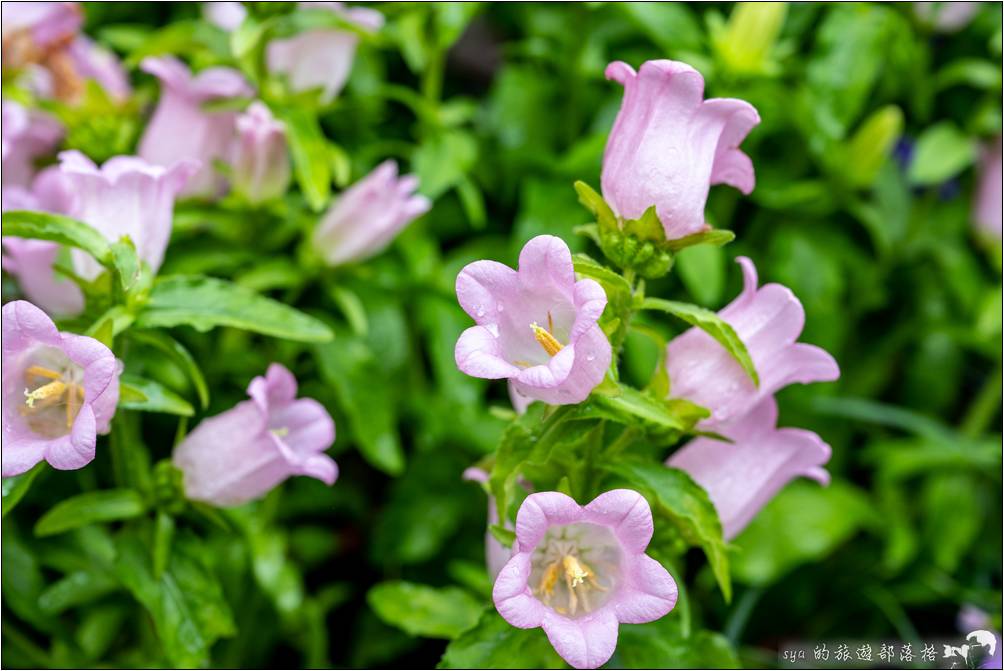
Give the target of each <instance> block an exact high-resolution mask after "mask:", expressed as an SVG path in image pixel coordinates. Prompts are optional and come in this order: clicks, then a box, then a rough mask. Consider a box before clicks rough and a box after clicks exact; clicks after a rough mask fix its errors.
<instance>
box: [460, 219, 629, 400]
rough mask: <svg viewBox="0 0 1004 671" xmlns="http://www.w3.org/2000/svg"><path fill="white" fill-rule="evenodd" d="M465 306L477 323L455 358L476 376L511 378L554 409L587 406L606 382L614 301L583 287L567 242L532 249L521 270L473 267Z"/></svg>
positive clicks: (551, 240) (468, 270)
mask: <svg viewBox="0 0 1004 671" xmlns="http://www.w3.org/2000/svg"><path fill="white" fill-rule="evenodd" d="M457 299H458V300H459V301H460V306H461V307H462V308H464V311H465V312H467V314H469V315H470V316H471V318H472V319H474V321H475V322H477V326H472V327H471V328H469V329H467V330H466V331H464V332H463V333H462V334H461V335H460V338H459V339H458V340H457V346H456V350H455V352H454V355H455V358H456V362H457V367H458V368H459V369H460V370H462V371H463V372H465V373H467V374H468V375H471V376H473V377H481V378H487V379H489V380H497V379H502V378H508V379H509V380H510V382H511V383H512V386H513V389H515V391H516V392H518V393H519V394H522V395H523V396H526V397H529V398H531V399H536V400H539V401H544V402H545V403H549V404H551V405H568V404H572V403H579V402H580V401H583V400H585V399H586V397H587V396H589V393H590V392H591V391H592V390H593V389H594V388H595V387H596V385H598V384H599V383H600V382H602V381H603V377H604V376H605V375H606V372H607V368H608V367H609V366H610V357H611V351H610V341H609V340H607V337H606V335H604V333H603V331H602V330H601V329H600V327H599V326H598V325H597V321H598V320H599V318H600V315H602V314H603V309H604V308H605V307H606V304H607V296H606V294H605V293H604V292H603V288H602V287H601V286H600V285H599V284H597V283H596V282H594V281H593V280H589V279H585V280H579V281H575V271H574V270H573V268H572V254H571V252H570V251H569V249H568V245H566V244H565V242H564V241H563V240H561V239H560V238H556V237H554V236H552V235H540V236H537V237H536V238H533V239H532V240H530V241H529V242H528V243H526V246H524V247H523V251H522V252H520V255H519V270H513V269H512V268H510V267H508V266H506V265H503V264H501V263H498V262H496V261H475V262H474V263H470V264H468V265H467V266H465V267H464V269H463V270H461V271H460V274H459V275H457Z"/></svg>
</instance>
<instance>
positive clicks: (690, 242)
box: [666, 228, 736, 252]
mask: <svg viewBox="0 0 1004 671" xmlns="http://www.w3.org/2000/svg"><path fill="white" fill-rule="evenodd" d="M735 239H736V234H735V233H733V232H732V231H726V230H723V229H720V228H711V229H708V230H706V231H701V232H700V233H691V234H690V235H685V236H683V237H682V238H677V239H676V240H668V241H667V242H666V246H667V247H669V248H670V249H671V250H673V251H674V252H676V251H679V250H681V249H686V248H687V247H693V246H694V245H712V246H714V247H721V246H722V245H725V244H728V243H730V242H732V241H733V240H735Z"/></svg>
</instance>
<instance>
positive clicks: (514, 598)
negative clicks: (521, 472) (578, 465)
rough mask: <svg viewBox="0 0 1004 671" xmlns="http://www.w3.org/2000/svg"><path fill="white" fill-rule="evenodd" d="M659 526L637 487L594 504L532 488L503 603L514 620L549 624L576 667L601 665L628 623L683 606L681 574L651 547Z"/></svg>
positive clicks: (519, 521) (501, 580)
mask: <svg viewBox="0 0 1004 671" xmlns="http://www.w3.org/2000/svg"><path fill="white" fill-rule="evenodd" d="M652 532H653V523H652V510H651V509H650V508H649V506H648V502H647V501H645V499H644V498H643V497H642V496H641V494H639V493H638V492H635V491H632V490H629V489H615V490H612V491H609V492H605V493H603V494H601V495H599V496H597V497H596V498H595V499H593V500H592V502H590V503H589V504H588V505H586V506H580V505H579V504H578V503H576V502H575V501H574V500H573V499H572V498H570V497H568V496H566V495H564V494H561V493H559V492H539V493H537V494H530V495H529V496H528V497H526V499H525V500H524V501H523V505H522V506H520V509H519V512H518V513H517V515H516V541H515V543H514V545H513V554H512V557H511V558H510V559H509V561H508V562H507V563H506V565H505V566H504V567H503V568H502V571H501V572H500V573H499V575H498V578H496V580H495V587H494V589H493V590H492V599H493V601H494V602H495V608H496V609H497V610H498V612H499V614H500V615H501V616H502V617H503V618H505V620H506V621H507V622H508V623H509V624H511V625H513V626H514V627H519V628H520V629H532V628H534V627H541V628H542V629H543V630H544V633H546V634H547V638H548V640H549V641H550V642H551V645H552V646H553V647H554V649H555V651H556V652H557V653H558V654H559V655H561V657H562V658H563V659H564V660H565V661H566V662H568V663H569V664H571V665H572V666H574V667H575V668H578V669H595V668H597V667H599V666H601V665H603V664H604V663H606V661H607V660H608V659H610V656H611V655H612V654H613V652H614V649H615V648H616V647H617V630H618V628H619V625H620V623H621V622H624V623H630V624H641V623H644V622H651V621H653V620H657V619H659V618H660V617H662V616H663V615H665V614H666V613H668V612H669V611H671V610H672V609H673V606H675V605H676V598H677V587H676V582H675V581H674V580H673V577H672V576H671V575H670V574H669V573H668V572H667V571H666V569H665V568H663V566H662V564H660V563H659V562H657V561H656V560H654V559H652V558H651V557H649V556H648V555H647V554H645V549H646V548H647V547H648V544H649V541H651V540H652Z"/></svg>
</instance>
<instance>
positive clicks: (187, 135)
mask: <svg viewBox="0 0 1004 671" xmlns="http://www.w3.org/2000/svg"><path fill="white" fill-rule="evenodd" d="M140 67H141V68H142V69H143V70H144V71H145V72H149V73H150V74H152V75H154V76H155V77H157V78H158V79H160V84H161V91H160V102H159V103H158V104H157V110H156V111H155V112H154V113H153V117H152V118H151V119H150V122H149V123H148V124H147V127H146V130H145V131H144V132H143V137H142V139H140V143H139V155H140V157H141V158H143V159H144V160H146V161H149V162H150V163H153V164H154V165H159V166H163V167H170V166H172V165H174V164H175V163H177V162H178V161H182V160H197V161H199V162H200V165H201V167H200V169H199V171H198V173H197V174H196V175H195V176H194V177H193V178H192V179H191V181H190V182H189V183H188V184H187V185H186V187H185V189H184V191H183V192H182V194H181V195H184V196H201V197H212V196H217V195H219V194H220V192H221V191H222V190H223V189H224V187H225V184H226V180H225V179H224V177H223V176H222V175H220V174H219V173H218V172H216V170H215V168H214V167H213V161H216V160H220V161H226V160H227V159H229V157H230V156H229V152H230V147H231V139H232V137H233V132H234V121H235V120H236V118H237V113H236V112H233V111H218V112H209V111H207V110H205V109H203V105H204V104H205V103H208V102H210V101H216V100H224V99H227V98H239V97H242V96H249V95H251V94H252V90H251V87H250V86H249V85H248V84H247V82H246V81H245V80H244V77H243V76H242V75H241V73H240V72H238V71H237V70H234V69H232V68H224V67H215V68H208V69H206V70H203V71H202V72H200V73H199V74H197V75H195V76H193V75H192V72H191V71H190V70H189V69H188V67H186V66H185V64H184V63H182V62H181V61H179V60H178V59H176V58H173V57H171V56H165V57H162V58H146V59H144V60H143V62H142V63H141V64H140Z"/></svg>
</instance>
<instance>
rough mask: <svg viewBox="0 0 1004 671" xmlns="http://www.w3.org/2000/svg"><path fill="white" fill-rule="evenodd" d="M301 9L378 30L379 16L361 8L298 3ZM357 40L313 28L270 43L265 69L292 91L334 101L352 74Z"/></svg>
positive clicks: (346, 34)
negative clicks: (282, 78)
mask: <svg viewBox="0 0 1004 671" xmlns="http://www.w3.org/2000/svg"><path fill="white" fill-rule="evenodd" d="M300 8H301V9H324V10H328V11H331V12H333V13H335V14H338V15H339V16H341V17H342V18H343V19H345V20H346V21H348V22H349V23H353V24H355V25H357V26H359V27H360V28H363V29H365V30H370V31H374V30H379V29H380V27H381V26H383V20H384V19H383V14H381V13H380V12H378V11H376V10H373V9H366V8H365V7H351V8H349V7H344V6H343V3H341V2H301V3H300ZM358 44H359V36H358V35H356V34H355V33H353V32H352V31H349V30H338V29H336V28H315V29H313V30H305V31H303V32H302V33H299V34H298V35H294V36H293V37H290V38H288V39H283V40H273V41H271V42H269V44H268V47H267V52H266V55H267V60H268V69H269V72H271V73H272V74H277V75H284V76H285V77H286V78H287V80H288V82H289V86H290V88H291V89H292V90H293V91H297V92H299V91H308V90H310V89H320V90H321V102H322V103H325V104H326V103H329V102H331V101H332V100H334V99H335V96H337V95H338V93H339V91H341V90H342V87H343V86H345V82H346V81H347V80H348V78H349V72H350V71H351V70H352V60H353V58H354V57H355V53H356V46H357V45H358Z"/></svg>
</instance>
